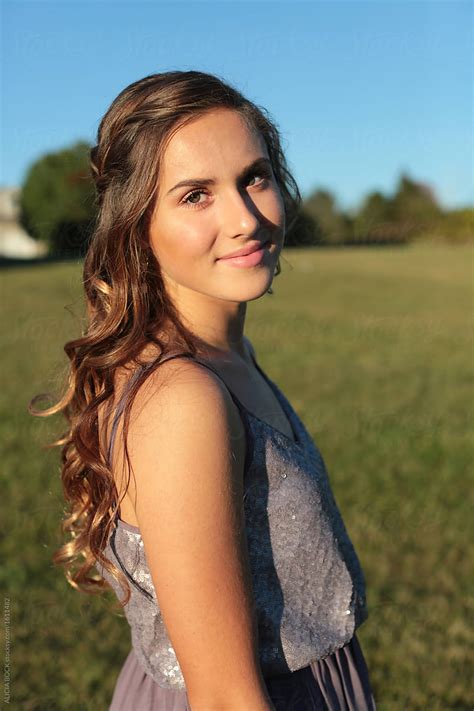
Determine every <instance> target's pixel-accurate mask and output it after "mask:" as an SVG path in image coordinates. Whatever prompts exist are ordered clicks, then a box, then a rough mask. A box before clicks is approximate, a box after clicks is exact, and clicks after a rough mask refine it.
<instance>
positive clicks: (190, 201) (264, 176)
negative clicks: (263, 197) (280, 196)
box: [182, 169, 272, 209]
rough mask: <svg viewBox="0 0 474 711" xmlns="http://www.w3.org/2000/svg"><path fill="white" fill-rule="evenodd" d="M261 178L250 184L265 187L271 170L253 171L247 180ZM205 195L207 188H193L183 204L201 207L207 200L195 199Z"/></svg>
mask: <svg viewBox="0 0 474 711" xmlns="http://www.w3.org/2000/svg"><path fill="white" fill-rule="evenodd" d="M255 177H257V178H260V182H259V183H257V184H256V185H250V187H251V188H254V187H257V188H263V187H265V186H266V184H267V179H269V178H271V177H272V174H271V171H270V170H266V169H262V170H260V171H258V172H255V173H252V174H251V176H249V180H248V181H247V182H248V183H249V182H250V181H251V180H253V178H255ZM201 194H202V195H205V194H206V191H205V190H193V191H192V192H190V193H188V194H187V195H185V197H184V198H183V200H182V204H183V205H185V207H191V208H198V209H199V208H200V207H201V206H202V207H204V205H205V204H206V201H204V202H203V201H198V202H194V201H193V199H194V198H195V197H197V198H199V196H200V195H201Z"/></svg>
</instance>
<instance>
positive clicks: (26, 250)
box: [0, 188, 47, 259]
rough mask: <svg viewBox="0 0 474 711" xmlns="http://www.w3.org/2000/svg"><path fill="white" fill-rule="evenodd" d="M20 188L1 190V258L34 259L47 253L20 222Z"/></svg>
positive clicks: (45, 247)
mask: <svg viewBox="0 0 474 711" xmlns="http://www.w3.org/2000/svg"><path fill="white" fill-rule="evenodd" d="M19 199H20V188H0V257H10V258H15V259H32V258H34V257H42V256H43V255H44V254H46V252H47V246H46V245H45V244H44V242H39V241H38V240H35V239H33V238H32V237H30V235H29V234H28V233H27V232H25V230H24V229H23V227H21V225H20V223H19V222H18V216H19V212H20V209H19Z"/></svg>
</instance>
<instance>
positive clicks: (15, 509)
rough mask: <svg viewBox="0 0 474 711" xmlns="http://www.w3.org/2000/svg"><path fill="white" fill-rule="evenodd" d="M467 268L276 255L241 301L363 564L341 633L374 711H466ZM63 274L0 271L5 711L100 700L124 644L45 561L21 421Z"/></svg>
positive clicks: (30, 445) (57, 423)
mask: <svg viewBox="0 0 474 711" xmlns="http://www.w3.org/2000/svg"><path fill="white" fill-rule="evenodd" d="M472 277H473V248H472V247H468V246H463V247H458V248H453V247H448V246H436V247H435V246H429V245H418V246H410V247H401V248H393V249H392V248H378V249H377V248H375V249H374V248H372V249H369V248H353V249H330V248H327V249H315V250H304V251H298V250H287V251H285V252H284V256H283V257H282V273H281V275H279V276H278V277H277V278H276V279H275V281H274V283H273V287H274V292H275V293H274V294H273V295H268V296H265V297H264V298H262V299H260V300H258V301H256V302H252V303H250V304H249V305H248V317H247V329H246V332H247V335H249V337H250V338H251V340H252V341H253V343H254V346H255V348H256V351H257V356H258V358H259V362H260V364H261V365H262V366H263V367H264V369H265V370H266V372H268V374H269V375H270V377H271V378H272V379H274V380H276V382H277V383H278V384H279V385H280V387H281V388H282V390H283V391H284V392H285V394H286V395H287V396H288V397H289V399H290V400H291V402H292V404H293V406H294V408H295V409H296V410H297V412H298V414H299V415H300V416H301V417H302V419H303V420H304V422H305V424H306V425H307V427H308V429H309V431H310V432H311V434H312V435H313V436H314V439H315V441H316V442H317V444H318V446H319V448H320V450H321V452H322V454H323V456H324V458H325V461H326V465H327V468H328V471H329V475H330V477H331V481H332V486H333V490H334V493H335V496H336V499H337V501H338V504H339V507H340V509H341V511H342V514H343V516H344V520H345V522H346V526H347V528H348V530H349V533H350V535H351V538H352V540H353V542H354V545H355V547H356V549H357V551H358V554H359V558H360V560H361V563H362V565H363V568H364V571H365V575H366V580H367V589H368V603H369V618H368V620H367V621H366V622H365V623H364V624H363V625H362V626H361V627H360V628H359V631H358V636H359V640H360V642H361V645H362V647H363V649H364V653H365V656H366V659H367V663H368V666H369V669H370V672H371V678H372V683H373V686H374V692H375V697H376V700H377V702H378V709H379V711H392V710H394V711H395V710H397V711H398V710H402V709H407V710H410V711H411V710H415V709H420V710H421V709H423V711H426V710H427V709H429V710H430V711H435V710H438V709H439V710H443V711H446V710H448V709H459V710H460V709H465V710H466V711H467V710H468V709H472V708H473V706H474V691H473V687H472V681H471V679H472V665H470V663H469V662H470V659H469V655H470V654H471V655H472V650H473V649H474V632H473V626H472V622H473V597H472V593H473V578H474V576H473V557H472V554H471V553H470V552H472V541H471V540H470V539H471V538H472V536H470V535H469V534H472V530H473V527H472V510H473V509H472V503H473V501H472V499H473V496H472V490H473V486H472V463H473V454H474V443H473V437H472V435H473V427H472V424H473V423H472V405H473V390H472V381H473V377H472V376H473V355H474V348H473V331H472V326H473V306H474V298H473V297H474V293H473V288H472ZM80 280H81V264H80V263H59V264H50V265H41V266H35V267H28V268H27V267H19V268H16V267H15V268H12V269H9V270H4V271H3V272H2V285H3V295H2V296H3V298H2V304H3V309H4V310H5V313H4V316H3V318H4V321H3V323H4V324H5V326H4V329H3V333H2V339H1V340H2V344H1V348H2V364H3V375H4V378H3V385H2V388H1V391H0V402H1V404H0V408H1V424H0V427H1V441H2V455H1V461H2V473H1V476H2V479H1V488H2V496H1V501H2V511H1V526H2V534H3V535H2V568H1V573H0V575H1V580H2V587H3V589H4V590H5V598H6V600H5V605H6V606H7V607H8V606H9V609H10V623H9V629H8V630H7V633H9V635H10V641H11V649H10V655H11V658H10V664H11V680H10V693H11V696H10V705H9V708H15V709H16V708H18V709H22V711H33V709H35V710H36V709H48V710H52V709H67V710H72V709H91V710H94V711H96V710H102V709H104V710H105V709H107V707H108V703H109V701H110V698H111V694H112V690H113V686H114V683H115V680H116V677H117V674H118V672H119V670H120V667H121V664H122V662H123V660H124V659H125V656H126V655H127V653H128V651H129V645H130V639H129V631H128V626H127V623H126V620H125V619H124V618H123V617H119V616H118V615H117V614H115V613H113V612H111V610H110V608H111V604H110V601H111V600H113V599H114V598H113V597H112V593H108V594H107V595H106V596H104V597H102V598H95V597H89V596H86V595H82V594H80V593H77V592H76V591H74V590H73V589H72V588H70V587H69V586H68V585H67V584H66V582H65V579H64V575H63V572H62V571H61V570H60V569H58V568H55V567H54V566H53V565H52V563H51V555H52V553H53V551H54V550H55V549H56V548H57V547H58V545H59V544H60V542H61V536H60V533H59V521H60V518H61V513H62V509H63V502H62V499H61V490H60V483H59V450H58V449H53V450H48V451H43V450H42V449H41V445H42V444H44V443H47V442H49V441H51V439H52V438H53V436H56V435H57V434H59V433H60V432H62V431H63V429H64V422H63V419H62V418H61V417H60V416H57V417H56V418H47V419H45V420H43V419H40V418H34V417H31V416H30V415H28V413H27V411H26V407H27V403H28V401H29V399H30V398H31V397H32V396H33V395H35V394H37V393H39V392H44V391H53V392H54V391H56V392H58V393H59V390H58V383H60V382H61V379H62V377H63V375H64V373H65V367H66V359H65V356H63V351H62V348H63V345H64V342H65V341H66V340H67V339H69V338H72V337H74V336H76V335H78V334H79V332H80V330H81V327H82V326H81V323H82V322H81V319H82V317H83V302H82V295H81V281H80ZM469 474H471V477H470V476H469ZM471 661H472V657H471ZM2 702H3V695H2V698H0V703H2ZM2 708H7V705H4V706H2ZM131 711H132V710H131Z"/></svg>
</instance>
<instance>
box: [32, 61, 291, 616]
mask: <svg viewBox="0 0 474 711" xmlns="http://www.w3.org/2000/svg"><path fill="white" fill-rule="evenodd" d="M217 108H229V109H232V110H235V111H238V112H239V114H241V115H242V116H243V117H244V118H245V120H246V121H247V122H248V125H249V126H250V127H251V128H252V129H253V130H256V131H258V132H259V133H260V134H261V136H262V137H263V139H264V140H265V144H266V147H267V150H268V154H269V157H270V160H271V163H272V167H273V171H274V174H275V178H276V181H277V183H278V186H279V188H280V191H281V194H282V198H283V202H284V208H285V218H286V225H287V231H288V230H289V229H290V228H291V227H292V225H293V224H294V222H295V221H296V218H297V213H298V209H299V206H300V204H301V195H300V192H299V190H298V186H297V184H296V182H295V180H294V178H293V176H292V175H291V173H290V171H289V169H288V167H287V164H286V160H285V157H284V154H283V151H282V147H281V142H280V136H279V132H278V129H277V127H276V126H275V124H274V123H273V122H272V120H271V119H270V118H269V115H268V113H267V112H266V110H265V109H263V108H262V107H259V106H257V105H256V104H254V103H252V102H251V101H249V100H247V99H246V98H244V96H242V94H241V93H240V92H239V91H238V90H237V89H235V88H233V87H232V86H230V85H229V84H228V83H226V82H224V81H223V80H222V79H220V78H219V77H217V76H214V75H212V74H206V73H203V72H199V71H170V72H164V73H161V74H152V75H150V76H147V77H145V78H143V79H140V80H139V81H136V82H133V83H132V84H130V85H129V86H127V87H126V88H125V89H124V90H123V91H121V92H120V94H119V95H118V96H117V97H116V99H115V100H114V101H113V102H112V104H111V105H110V107H109V109H108V111H107V112H106V113H105V115H104V117H103V118H102V120H101V122H100V125H99V129H98V135H97V145H95V146H94V147H93V148H92V149H91V170H92V176H93V179H94V182H95V186H96V195H97V197H96V204H97V218H96V222H95V227H94V230H93V233H92V236H91V238H90V241H89V245H88V249H87V253H86V256H85V260H84V270H83V284H84V290H85V297H86V304H87V314H88V320H87V327H86V329H85V332H84V334H83V335H82V336H81V337H79V338H76V339H74V340H71V341H68V342H67V343H66V344H65V346H64V350H65V352H66V354H67V356H68V358H69V360H70V364H69V367H68V370H69V375H68V383H67V386H66V389H65V392H64V395H63V396H62V397H61V398H60V400H59V402H57V404H55V405H54V406H52V407H50V408H48V409H45V410H41V411H38V410H35V409H34V407H33V405H34V403H35V401H36V399H37V398H40V397H41V396H37V397H36V398H33V400H32V401H31V403H30V405H29V411H30V413H31V414H33V415H37V416H43V417H46V416H49V415H53V414H55V413H58V412H62V413H63V415H64V416H65V418H66V420H67V423H68V424H67V430H66V432H65V433H64V435H63V436H61V437H60V438H59V439H57V440H56V441H54V442H52V443H51V444H50V445H49V446H50V447H54V446H61V447H62V456H61V463H62V466H61V479H62V486H63V493H64V497H65V500H66V502H67V504H68V507H69V510H68V511H67V512H66V513H65V517H64V520H63V521H62V532H63V534H70V536H71V539H70V540H69V541H67V542H66V543H65V544H64V545H62V546H61V547H60V548H59V549H58V550H57V551H56V552H55V553H54V555H53V557H52V560H53V562H54V563H55V564H58V565H63V566H64V568H65V573H66V578H67V580H68V582H69V583H70V584H71V585H72V586H73V587H75V588H76V589H79V590H82V591H83V592H89V593H93V592H100V591H101V590H103V589H104V588H107V587H108V584H107V583H106V581H105V580H104V579H103V578H102V577H101V576H100V575H98V574H97V572H96V573H95V574H94V573H93V572H92V568H93V566H94V565H95V563H96V561H100V562H101V563H102V565H103V566H104V567H105V568H106V569H107V570H108V571H109V572H110V573H111V574H112V575H113V576H114V578H115V579H116V580H117V581H118V582H119V583H120V585H121V586H122V588H124V589H125V591H126V597H125V599H124V600H123V601H122V605H125V604H126V603H127V602H128V600H129V597H130V587H129V585H128V582H127V579H126V577H125V576H124V574H123V573H122V572H121V571H120V570H118V569H117V568H116V567H115V566H114V565H113V564H112V563H110V561H108V559H107V558H106V557H105V556H104V555H103V554H102V551H103V549H104V547H105V544H106V541H107V540H108V536H109V533H110V531H111V527H112V525H113V519H114V516H115V514H116V512H117V509H118V506H119V503H120V502H119V501H118V491H117V488H116V485H115V481H114V477H113V475H112V470H111V467H110V463H109V462H108V461H107V453H106V452H104V451H102V449H103V448H101V446H100V443H99V432H98V408H99V406H100V405H101V403H104V402H106V401H109V402H110V401H111V399H112V398H113V395H114V390H115V387H114V373H115V370H116V369H117V368H118V367H120V366H124V365H127V364H130V363H135V364H140V363H141V361H140V355H141V354H142V352H143V350H144V348H145V346H147V345H149V344H154V346H156V347H157V348H158V355H157V357H156V360H155V361H153V363H151V366H152V367H147V368H146V369H144V370H143V371H142V373H141V374H140V376H139V377H138V378H137V379H136V380H135V382H134V384H133V387H132V388H131V389H130V392H129V397H128V400H127V406H126V408H125V412H124V424H123V442H124V451H125V455H126V459H127V462H128V467H129V474H128V482H127V487H128V483H129V481H130V459H129V454H128V449H127V431H128V424H129V418H130V410H131V405H132V402H133V399H134V397H135V395H136V393H137V391H138V389H139V388H140V387H141V385H142V384H143V382H144V381H145V379H146V378H147V377H148V376H149V375H150V374H151V373H152V372H153V371H154V370H155V369H156V367H158V365H159V361H160V359H161V357H162V356H163V354H166V353H167V352H168V351H170V350H172V351H176V350H177V349H178V350H179V351H181V350H182V351H183V352H188V353H190V354H192V355H196V354H197V353H199V352H201V350H200V349H201V346H202V344H201V342H200V341H199V339H197V338H196V337H195V335H193V334H192V333H191V332H190V331H189V330H188V329H187V328H186V327H185V326H184V325H183V323H182V322H181V320H180V316H179V313H178V312H177V310H176V309H175V308H174V306H173V303H172V302H171V301H170V299H169V298H168V296H167V293H166V291H165V288H164V284H163V280H162V277H161V273H160V265H159V263H158V262H157V260H156V258H155V257H154V254H153V252H152V250H151V248H150V245H149V240H148V230H149V221H150V217H151V213H152V209H153V205H154V201H155V198H156V190H157V183H158V181H157V177H158V176H159V172H160V158H161V156H162V154H163V150H164V148H165V145H166V142H167V141H168V140H169V139H170V137H171V136H172V135H173V133H174V132H175V131H176V130H177V129H178V128H179V127H180V126H182V125H183V124H184V123H186V122H188V121H190V120H192V119H193V118H196V117H197V116H198V115H200V114H202V113H204V112H207V111H211V110H213V109H217ZM279 272H280V264H279V263H278V265H277V268H276V271H275V275H277V274H278V273H279ZM270 293H271V292H270ZM168 326H171V327H172V332H173V334H174V335H173V337H172V339H171V340H170V339H167V340H166V342H165V341H163V340H161V339H160V338H159V337H158V336H157V334H158V333H166V328H167V327H168ZM124 495H125V494H124Z"/></svg>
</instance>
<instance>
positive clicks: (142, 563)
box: [48, 71, 375, 711]
mask: <svg viewBox="0 0 474 711" xmlns="http://www.w3.org/2000/svg"><path fill="white" fill-rule="evenodd" d="M91 164H92V171H93V176H94V180H95V184H96V188H97V202H98V218H97V223H96V226H95V231H94V233H93V235H92V238H91V241H90V244H89V247H88V252H87V255H86V259H85V264H84V289H85V295H86V301H87V305H88V325H87V328H86V331H85V334H84V335H83V336H82V337H81V338H78V339H76V340H74V341H71V342H69V343H67V344H66V346H65V351H66V353H67V355H68V357H69V358H70V361H71V365H70V380H69V388H68V390H67V392H66V394H65V395H64V397H63V399H62V400H61V401H60V402H59V403H58V404H57V405H56V406H55V407H54V408H51V409H50V410H49V411H48V413H52V412H58V411H60V410H62V411H64V413H65V414H66V416H67V418H68V421H69V430H68V432H67V434H66V436H65V437H64V438H62V439H61V440H60V441H58V442H57V443H56V444H60V445H62V446H63V457H62V462H63V463H62V480H63V486H64V492H65V497H66V499H67V501H68V503H69V505H70V515H68V516H67V518H66V519H65V521H64V523H63V526H64V530H65V532H70V533H71V534H72V539H71V540H70V541H69V542H68V543H66V544H65V546H63V547H62V548H61V549H60V550H59V551H58V552H57V553H56V554H55V558H54V559H55V562H57V563H61V564H64V565H65V566H66V570H67V575H68V579H69V581H70V582H71V584H72V585H74V586H75V587H77V588H79V589H81V590H84V591H94V590H97V589H98V590H100V589H103V588H104V587H106V586H107V583H108V584H109V585H110V586H112V587H113V588H114V590H115V592H116V594H117V597H118V599H119V600H120V602H121V603H122V604H123V605H124V610H125V613H126V616H127V619H128V622H129V624H130V628H131V635H132V650H131V652H130V654H129V656H128V658H127V660H126V661H125V664H124V666H123V668H122V671H121V673H120V675H119V678H118V680H117V682H116V686H115V691H114V694H113V699H112V702H111V706H110V708H111V709H112V710H113V711H118V710H119V709H120V710H123V711H132V710H133V711H135V710H140V711H145V710H148V709H149V710H150V711H151V709H160V710H163V711H185V710H188V711H189V710H192V711H211V710H215V711H224V710H226V711H264V710H265V711H269V710H270V709H277V711H280V710H282V711H283V710H285V711H288V710H291V709H296V710H301V711H303V710H307V709H308V710H310V709H314V710H315V709H338V710H344V709H347V710H349V709H351V710H354V711H355V710H357V711H363V710H365V709H374V708H375V704H374V699H373V695H372V691H371V687H370V681H369V676H368V671H367V667H366V663H365V660H364V657H363V654H362V651H361V648H360V646H359V643H358V640H357V637H356V634H355V631H356V629H357V628H358V627H359V626H360V625H361V624H362V623H363V622H364V621H365V619H366V618H367V615H368V610H367V604H366V599H365V581H364V575H363V572H362V570H361V567H360V564H359V561H358V558H357V555H356V553H355V551H354V548H353V546H352V544H351V541H350V539H349V536H348V534H347V531H346V529H345V527H344V523H343V521H342V519H341V516H340V513H339V510H338V507H337V504H336V502H335V500H334V497H333V494H332V491H331V487H330V483H329V480H328V476H327V472H326V469H325V465H324V461H323V459H322V457H321V454H320V452H319V450H318V448H317V446H316V444H315V442H314V441H313V440H312V439H311V437H310V435H309V434H308V432H307V430H306V428H305V426H304V424H303V423H302V421H301V420H300V419H299V417H298V416H297V414H296V412H295V411H294V410H293V408H292V406H291V404H290V403H289V401H288V400H287V399H286V397H285V396H284V395H283V393H282V391H281V390H280V389H279V388H278V387H277V385H276V384H275V383H274V382H273V381H272V380H270V378H269V377H268V376H267V375H266V374H265V373H264V371H263V369H262V368H261V366H260V365H258V364H257V359H256V354H255V350H254V348H253V346H252V344H251V343H250V341H249V340H248V339H247V338H246V337H245V336H244V326H245V314H246V305H247V302H248V301H252V300H255V299H259V298H260V297H262V296H264V295H265V294H267V292H269V291H270V293H271V284H272V280H273V277H274V276H275V275H276V274H278V273H279V255H280V252H281V249H282V246H283V243H284V238H285V232H286V230H288V229H289V227H291V226H292V224H293V223H294V220H295V218H296V215H297V210H298V206H299V203H300V201H301V196H300V193H299V191H298V187H297V185H296V183H295V181H294V179H293V178H292V176H291V174H290V172H289V170H288V168H287V165H286V162H285V158H284V155H283V152H282V149H281V143H280V137H279V133H278V130H277V128H276V127H275V125H274V124H273V123H272V121H271V120H270V118H269V116H268V115H267V112H266V111H265V110H264V109H262V108H261V107H257V106H256V105H255V104H253V103H252V102H250V101H249V100H247V99H245V98H244V97H243V96H242V94H241V93H239V92H238V91H237V90H236V89H235V88H233V87H231V86H230V85H229V84H227V83H225V82H223V81H222V80H221V79H220V78H218V77H216V76H213V75H210V74H205V73H202V72H197V71H187V72H185V71H183V72H181V71H173V72H167V73H162V74H154V75H151V76H148V77H145V78H144V79H142V80H140V81H137V82H134V83H133V84H131V85H130V86H128V87H127V88H126V89H124V90H123V91H122V92H121V93H120V94H119V95H118V96H117V98H116V99H115V100H114V101H113V103H112V105H111V106H110V108H109V109H108V111H107V112H106V114H105V116H104V117H103V119H102V121H101V124H100V127H99V130H98V141H97V145H96V146H95V147H94V148H93V149H92V151H91ZM282 337H284V334H282ZM79 561H80V563H79ZM78 563H79V565H78ZM94 568H95V570H93V569H94ZM98 573H99V574H100V576H99V577H98Z"/></svg>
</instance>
